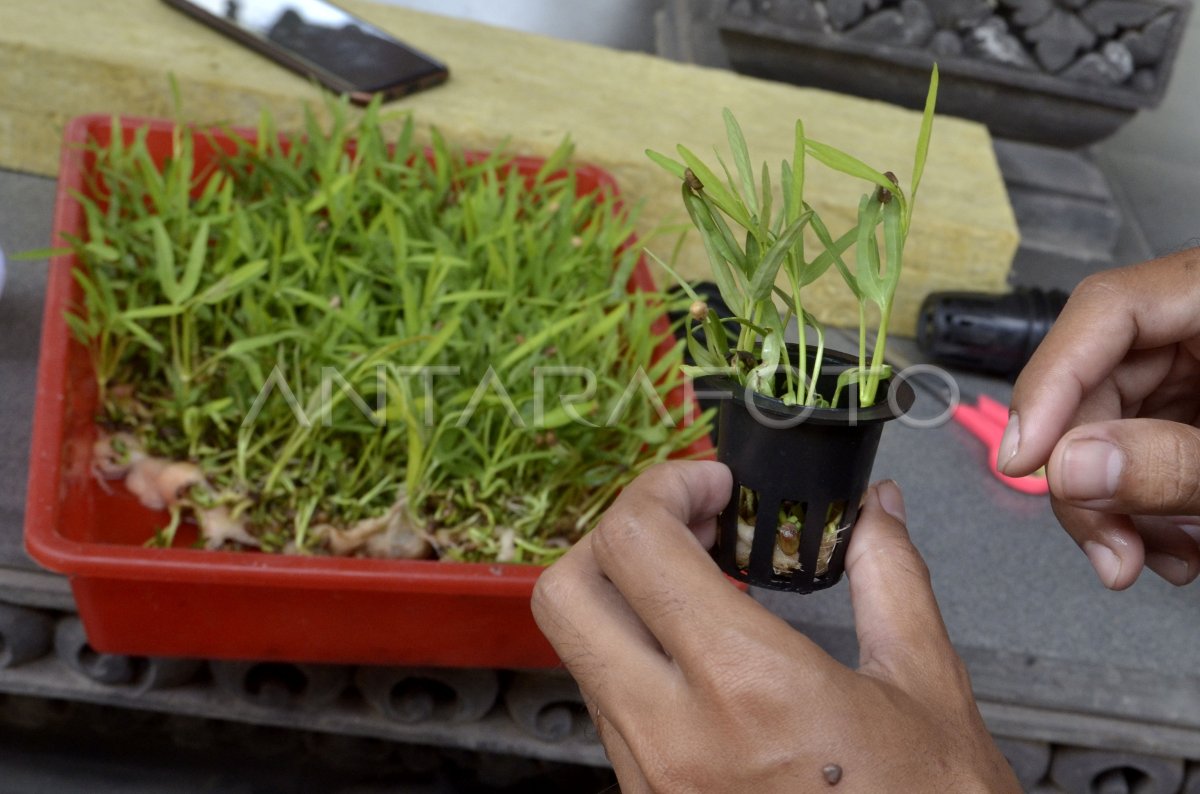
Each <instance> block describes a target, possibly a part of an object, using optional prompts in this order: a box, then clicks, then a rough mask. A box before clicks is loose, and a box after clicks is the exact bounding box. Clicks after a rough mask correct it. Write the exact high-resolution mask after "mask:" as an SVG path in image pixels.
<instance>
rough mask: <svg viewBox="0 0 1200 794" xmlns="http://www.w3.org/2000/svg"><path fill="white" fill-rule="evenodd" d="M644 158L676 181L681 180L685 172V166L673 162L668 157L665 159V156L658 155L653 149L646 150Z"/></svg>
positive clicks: (675, 161)
mask: <svg viewBox="0 0 1200 794" xmlns="http://www.w3.org/2000/svg"><path fill="white" fill-rule="evenodd" d="M646 156H647V157H649V158H650V159H651V160H653V161H654V162H656V163H658V164H659V165H660V166H662V167H663V168H664V169H666V170H667V171H668V172H670V173H671V174H673V175H674V176H675V178H676V179H683V177H684V171H686V170H687V166H685V165H684V164H683V163H681V162H679V161H677V160H673V159H671V158H670V157H667V156H666V155H665V154H659V153H658V152H656V151H654V150H653V149H647V150H646Z"/></svg>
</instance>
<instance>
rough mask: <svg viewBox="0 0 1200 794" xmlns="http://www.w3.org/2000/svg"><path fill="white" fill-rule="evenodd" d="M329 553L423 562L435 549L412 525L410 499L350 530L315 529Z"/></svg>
mask: <svg viewBox="0 0 1200 794" xmlns="http://www.w3.org/2000/svg"><path fill="white" fill-rule="evenodd" d="M313 532H314V533H315V535H316V536H317V537H319V538H323V539H324V540H325V542H326V543H327V544H328V546H329V551H330V552H331V553H333V554H334V555H335V556H338V557H349V556H352V555H355V554H358V555H361V556H365V557H376V558H381V559H403V560H423V559H427V558H429V557H432V556H433V546H432V545H431V544H430V542H429V539H428V538H426V537H425V535H424V533H422V532H420V531H419V530H418V529H417V528H415V527H413V526H412V523H411V522H410V521H409V516H408V500H407V499H405V498H403V497H402V498H400V499H398V500H397V501H396V502H395V503H394V504H393V505H392V506H391V508H390V509H389V510H388V511H387V512H386V513H384V514H383V515H381V516H374V517H372V518H364V519H363V520H362V521H359V522H358V523H356V524H355V525H354V526H352V527H350V528H349V529H339V528H337V527H335V526H333V525H331V524H321V525H320V526H318V527H314V528H313Z"/></svg>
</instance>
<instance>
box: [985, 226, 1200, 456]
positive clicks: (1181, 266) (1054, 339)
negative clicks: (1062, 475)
mask: <svg viewBox="0 0 1200 794" xmlns="http://www.w3.org/2000/svg"><path fill="white" fill-rule="evenodd" d="M1197 306H1200V249H1190V250H1188V251H1182V252H1180V253H1177V254H1171V255H1169V256H1165V257H1162V258H1161V259H1155V260H1153V261H1150V262H1143V263H1141V264H1139V265H1133V266H1131V267H1125V268H1119V269H1117V270H1109V271H1105V272H1103V273H1098V274H1096V275H1093V276H1089V277H1088V278H1087V279H1085V280H1084V281H1083V282H1082V283H1081V284H1080V285H1079V287H1078V288H1077V289H1076V290H1075V292H1073V293H1072V294H1071V298H1070V300H1068V301H1067V305H1066V306H1065V307H1064V308H1063V311H1062V313H1061V314H1060V315H1059V317H1058V320H1056V321H1055V323H1054V325H1053V326H1052V327H1051V329H1050V333H1049V334H1047V335H1046V338H1045V339H1044V340H1043V341H1042V343H1041V345H1039V346H1038V349H1037V350H1036V351H1035V352H1034V354H1033V357H1032V358H1031V359H1030V361H1029V363H1028V364H1027V365H1026V366H1025V369H1024V370H1023V371H1022V372H1021V375H1020V377H1019V378H1017V382H1016V385H1015V386H1014V387H1013V393H1012V402H1011V413H1010V418H1009V426H1008V430H1007V431H1006V433H1005V442H1006V443H1004V444H1002V445H1001V449H1000V459H999V460H997V467H998V468H999V469H1000V470H1001V471H1003V472H1004V473H1005V474H1008V475H1010V476H1014V477H1019V476H1023V475H1026V474H1029V473H1030V472H1032V471H1034V470H1035V469H1037V468H1038V467H1040V466H1043V465H1045V463H1046V461H1047V460H1048V459H1049V458H1050V452H1051V451H1052V450H1053V449H1054V445H1055V444H1056V443H1057V442H1058V440H1059V438H1061V437H1062V435H1063V433H1065V432H1066V431H1067V429H1068V428H1069V427H1070V423H1071V419H1072V417H1074V415H1075V412H1076V411H1077V410H1078V408H1079V405H1080V403H1082V402H1083V399H1084V398H1085V397H1086V396H1087V395H1088V394H1089V393H1090V392H1091V391H1092V390H1093V389H1095V388H1096V387H1097V386H1099V385H1100V384H1101V383H1102V382H1104V380H1105V379H1106V378H1108V377H1109V375H1110V374H1111V373H1112V371H1113V370H1114V369H1115V368H1116V367H1117V365H1118V364H1120V363H1121V361H1122V360H1123V359H1124V358H1125V356H1126V354H1128V353H1129V351H1131V350H1137V349H1143V348H1151V347H1159V346H1162V345H1169V344H1174V343H1176V342H1179V341H1182V340H1184V339H1188V338H1191V337H1194V336H1197V335H1200V312H1198V311H1197Z"/></svg>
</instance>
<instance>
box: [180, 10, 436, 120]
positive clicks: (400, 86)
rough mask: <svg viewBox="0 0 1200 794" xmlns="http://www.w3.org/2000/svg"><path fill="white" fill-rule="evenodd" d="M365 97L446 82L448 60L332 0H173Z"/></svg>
mask: <svg viewBox="0 0 1200 794" xmlns="http://www.w3.org/2000/svg"><path fill="white" fill-rule="evenodd" d="M166 2H167V3H168V4H169V5H171V6H174V7H175V8H178V9H179V10H181V11H184V12H186V13H188V14H190V15H192V16H194V17H196V18H197V19H199V20H201V21H203V22H206V23H208V24H209V25H211V26H213V27H216V28H217V29H219V30H222V31H224V32H225V33H228V34H230V35H232V36H234V37H235V38H237V39H239V40H241V41H243V42H244V43H246V44H249V45H250V46H252V47H254V48H255V49H257V50H259V51H260V52H262V53H264V54H266V55H269V56H271V57H273V58H275V59H276V60H277V61H279V62H280V63H282V64H284V65H285V66H288V67H290V68H292V69H295V70H296V71H299V72H301V73H303V74H307V75H311V76H313V77H315V78H317V79H318V80H320V81H321V82H323V83H324V84H325V85H327V86H329V87H330V88H333V89H335V90H337V91H340V92H343V93H348V94H350V97H351V99H353V100H354V101H357V102H363V101H367V100H369V98H370V95H371V94H375V93H383V94H385V95H386V96H388V97H389V98H394V97H397V96H401V95H403V94H406V93H409V92H411V91H415V90H419V89H421V88H428V87H430V86H433V85H437V84H438V83H441V82H444V81H445V80H446V78H447V76H448V70H447V69H446V66H445V65H444V64H442V63H439V62H438V61H436V60H434V59H433V58H431V57H429V56H428V55H425V54H423V53H421V52H418V51H416V50H414V49H412V48H411V47H409V46H407V45H405V44H402V43H401V42H399V41H397V40H396V39H394V38H392V37H391V36H390V35H388V34H387V33H385V32H384V31H382V30H380V29H379V28H377V27H375V26H374V25H372V24H371V23H369V22H367V21H365V20H363V19H360V18H358V17H356V16H354V15H353V14H351V13H350V12H348V11H345V10H344V9H341V8H338V7H337V6H335V5H333V4H331V3H327V2H324V0H166Z"/></svg>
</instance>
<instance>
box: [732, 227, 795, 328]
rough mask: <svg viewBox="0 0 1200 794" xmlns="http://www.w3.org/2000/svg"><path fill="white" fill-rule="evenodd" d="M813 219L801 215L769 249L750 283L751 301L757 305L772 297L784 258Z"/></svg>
mask: <svg viewBox="0 0 1200 794" xmlns="http://www.w3.org/2000/svg"><path fill="white" fill-rule="evenodd" d="M811 217H812V213H811V212H806V213H804V214H803V215H801V216H800V217H799V218H797V219H796V220H795V221H793V222H792V225H791V226H789V227H788V228H787V229H786V230H784V232H783V234H781V235H780V236H779V239H777V240H776V241H775V242H774V243H773V244H772V245H771V247H770V248H768V249H767V252H766V253H765V254H764V255H763V258H762V261H761V262H759V264H758V269H757V270H755V271H754V275H753V277H752V279H751V281H750V289H749V298H750V300H751V301H754V302H755V303H757V302H758V301H761V300H764V299H766V298H768V297H769V296H770V294H771V287H773V286H775V277H776V276H777V275H778V274H779V268H780V266H782V265H783V260H784V258H785V257H786V256H787V253H788V251H790V250H791V249H792V246H794V245H795V244H796V241H797V240H799V239H800V235H802V234H804V227H805V226H806V225H808V219H809V218H811ZM730 308H732V307H730Z"/></svg>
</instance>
